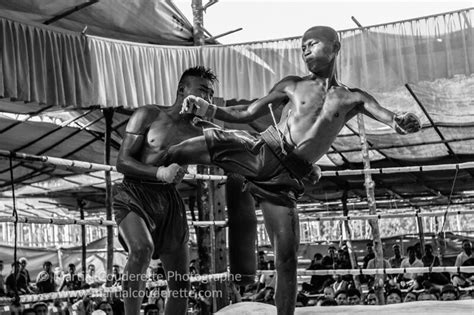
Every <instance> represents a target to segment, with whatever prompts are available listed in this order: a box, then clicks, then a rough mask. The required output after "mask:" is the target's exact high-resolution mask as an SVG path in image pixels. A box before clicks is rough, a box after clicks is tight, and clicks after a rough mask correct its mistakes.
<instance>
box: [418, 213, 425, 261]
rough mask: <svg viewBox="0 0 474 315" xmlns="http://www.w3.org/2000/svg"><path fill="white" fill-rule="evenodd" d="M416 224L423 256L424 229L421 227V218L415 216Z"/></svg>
mask: <svg viewBox="0 0 474 315" xmlns="http://www.w3.org/2000/svg"><path fill="white" fill-rule="evenodd" d="M417 211H419V210H417ZM416 225H417V227H418V237H419V238H420V250H421V255H422V256H423V255H424V252H425V231H424V228H423V218H421V217H420V216H416Z"/></svg>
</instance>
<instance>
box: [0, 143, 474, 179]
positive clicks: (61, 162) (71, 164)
mask: <svg viewBox="0 0 474 315" xmlns="http://www.w3.org/2000/svg"><path fill="white" fill-rule="evenodd" d="M0 157H4V158H10V157H11V158H12V159H15V160H26V161H36V162H42V163H47V164H52V165H56V166H62V167H66V168H81V169H86V170H89V171H113V172H117V169H116V168H115V166H112V165H105V164H98V163H91V162H84V161H78V160H68V159H61V158H56V157H50V156H46V155H33V154H27V153H22V152H12V151H7V150H0ZM471 168H474V162H465V163H457V164H438V165H420V166H403V167H386V168H371V169H357V170H340V171H323V172H321V174H322V176H326V177H334V176H353V175H364V174H395V173H409V172H429V171H442V170H462V169H471ZM184 178H185V179H202V180H226V179H227V176H223V175H202V174H186V175H185V176H184Z"/></svg>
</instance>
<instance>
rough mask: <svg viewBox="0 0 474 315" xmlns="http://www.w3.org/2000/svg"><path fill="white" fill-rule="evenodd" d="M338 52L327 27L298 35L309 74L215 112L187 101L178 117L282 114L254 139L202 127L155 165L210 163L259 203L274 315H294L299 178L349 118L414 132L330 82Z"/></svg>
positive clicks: (412, 121)
mask: <svg viewBox="0 0 474 315" xmlns="http://www.w3.org/2000/svg"><path fill="white" fill-rule="evenodd" d="M340 46H341V44H340V42H339V39H338V35H337V32H336V31H335V30H334V29H332V28H330V27H326V26H315V27H312V28H310V29H309V30H307V31H306V32H305V33H304V35H303V39H302V46H301V48H302V56H303V59H304V61H305V63H306V65H307V67H308V70H309V71H310V72H311V75H309V76H307V77H298V76H289V77H286V78H284V79H283V80H281V81H280V82H278V83H277V84H276V85H275V86H274V87H273V88H272V90H271V91H270V92H269V94H268V95H266V96H264V97H262V98H260V99H259V100H257V101H255V102H254V103H252V104H250V105H249V106H246V105H237V106H231V107H217V106H215V105H213V104H209V103H208V102H207V101H205V100H203V99H201V98H198V97H194V96H190V97H188V98H187V99H186V100H185V102H184V103H183V108H182V113H186V114H189V113H191V114H194V115H196V116H200V117H215V118H216V119H219V120H223V121H228V122H240V123H245V122H251V121H253V120H255V119H256V118H258V117H260V116H262V115H264V114H267V113H268V111H269V108H270V113H271V114H272V115H273V111H272V108H276V107H278V106H284V108H283V112H282V116H281V119H280V122H279V123H278V124H277V123H275V126H271V127H269V128H268V129H267V130H265V131H264V132H262V133H260V134H252V133H249V132H246V131H240V130H224V129H219V128H207V129H204V136H201V137H197V138H193V139H189V140H186V141H184V142H182V143H181V144H178V145H174V146H171V147H170V148H169V150H168V152H167V154H166V155H165V156H162V157H161V158H158V157H157V160H156V161H155V162H156V163H157V164H158V163H160V164H161V163H163V164H164V165H168V164H169V163H171V162H174V163H178V164H210V163H212V164H215V165H217V166H220V167H221V168H223V169H224V170H225V171H228V172H234V173H239V174H241V175H243V176H244V177H245V178H246V180H247V182H246V184H245V185H244V189H246V190H248V191H250V192H251V193H252V195H253V196H254V197H255V198H256V199H257V200H259V201H260V205H261V207H262V210H263V216H264V220H265V226H266V229H267V232H268V235H269V237H270V241H271V243H272V245H273V248H274V250H275V259H276V270H277V274H278V281H277V288H276V296H275V301H276V306H277V310H278V314H285V315H288V314H293V313H294V308H295V302H296V289H297V282H296V275H297V274H296V267H297V249H298V244H299V223H298V214H297V210H296V201H297V200H298V198H299V197H300V196H301V195H302V194H303V192H304V186H303V182H302V179H303V178H304V177H305V176H308V175H311V174H312V172H313V164H314V163H315V162H316V161H318V160H319V159H320V158H321V157H322V156H323V155H324V154H325V153H326V152H327V150H328V149H329V147H330V145H331V144H332V142H333V141H334V139H335V138H336V136H337V135H338V133H339V132H340V130H341V129H342V127H343V126H344V124H345V123H346V122H347V121H348V120H349V119H351V118H352V117H354V116H355V115H356V114H357V113H363V114H365V115H367V116H369V117H372V118H374V119H376V120H378V121H380V122H382V123H385V124H387V125H389V126H391V127H393V128H394V129H395V130H396V131H397V132H398V133H400V134H406V133H412V132H416V131H418V130H419V129H420V122H419V120H418V118H417V117H416V116H415V115H413V114H410V113H404V114H395V113H393V112H391V111H389V110H387V109H384V108H383V107H381V106H380V105H379V104H378V103H377V101H376V100H375V99H374V98H373V97H372V96H371V95H369V94H368V93H367V92H364V91H362V90H360V89H353V88H348V87H346V86H344V85H341V84H340V83H339V82H338V81H337V80H336V77H335V58H336V56H337V54H338V52H339V49H340Z"/></svg>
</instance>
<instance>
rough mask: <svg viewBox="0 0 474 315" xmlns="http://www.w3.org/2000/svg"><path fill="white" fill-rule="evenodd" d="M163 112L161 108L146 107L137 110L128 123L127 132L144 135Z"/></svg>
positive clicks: (155, 106)
mask: <svg viewBox="0 0 474 315" xmlns="http://www.w3.org/2000/svg"><path fill="white" fill-rule="evenodd" d="M161 112H162V108H161V106H158V105H145V106H142V107H139V108H137V109H136V110H135V111H134V112H133V114H132V116H131V117H130V120H129V121H128V124H127V128H126V132H128V133H133V134H143V133H144V132H145V131H146V130H148V128H149V127H150V125H151V123H152V122H153V121H155V120H156V119H157V118H158V116H159V115H160V113H161Z"/></svg>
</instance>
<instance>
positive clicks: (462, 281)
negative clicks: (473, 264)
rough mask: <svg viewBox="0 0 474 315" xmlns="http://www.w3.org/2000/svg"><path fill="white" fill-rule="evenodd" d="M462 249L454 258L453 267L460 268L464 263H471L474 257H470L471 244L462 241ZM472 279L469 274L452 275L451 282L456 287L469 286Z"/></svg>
mask: <svg viewBox="0 0 474 315" xmlns="http://www.w3.org/2000/svg"><path fill="white" fill-rule="evenodd" d="M462 249H463V251H462V252H461V253H459V255H458V256H457V257H456V262H455V263H454V266H456V267H460V266H462V265H463V264H464V263H466V262H468V261H469V262H470V261H472V259H473V257H474V256H473V255H472V244H471V241H469V240H468V239H464V240H463V241H462ZM473 278H474V277H472V275H470V274H454V275H453V277H452V282H453V284H454V285H455V286H458V287H464V286H470V285H472V283H473V280H474V279H473Z"/></svg>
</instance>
